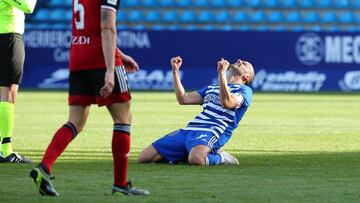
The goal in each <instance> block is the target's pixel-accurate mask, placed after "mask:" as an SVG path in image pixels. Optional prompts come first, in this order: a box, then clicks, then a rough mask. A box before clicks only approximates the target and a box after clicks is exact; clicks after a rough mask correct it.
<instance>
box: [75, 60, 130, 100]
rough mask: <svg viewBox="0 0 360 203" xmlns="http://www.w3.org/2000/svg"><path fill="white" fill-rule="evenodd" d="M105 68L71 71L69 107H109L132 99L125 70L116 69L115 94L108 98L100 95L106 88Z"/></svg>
mask: <svg viewBox="0 0 360 203" xmlns="http://www.w3.org/2000/svg"><path fill="white" fill-rule="evenodd" d="M105 72H106V69H105V68H101V69H91V70H80V71H70V77H69V98H68V102H69V105H82V106H85V105H90V104H98V105H99V106H104V105H106V106H109V105H112V104H114V103H122V102H127V101H129V100H130V99H131V95H130V90H129V87H128V83H127V78H126V73H125V68H124V67H123V66H119V67H116V68H115V71H114V74H115V86H114V89H113V92H112V93H111V95H110V96H108V97H107V98H105V97H102V96H101V95H100V89H101V88H102V87H103V86H104V84H105V82H104V78H105Z"/></svg>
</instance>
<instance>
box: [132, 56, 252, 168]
mask: <svg viewBox="0 0 360 203" xmlns="http://www.w3.org/2000/svg"><path fill="white" fill-rule="evenodd" d="M181 64H182V59H181V58H180V57H179V56H178V57H174V58H172V59H171V66H172V71H173V80H174V89H175V92H176V98H177V100H178V102H179V104H181V105H183V104H201V105H202V106H203V111H202V112H201V113H200V114H198V115H197V116H196V117H195V118H194V119H193V120H192V121H190V123H189V124H188V125H187V126H186V127H185V128H182V129H179V130H176V131H174V132H172V133H170V134H168V135H165V136H164V137H162V138H160V139H159V140H157V141H155V142H154V143H153V144H152V145H150V146H149V147H147V148H146V149H145V150H144V151H143V152H141V153H140V156H139V163H149V162H160V161H167V162H168V163H177V162H188V163H189V164H193V165H220V164H235V165H237V164H239V161H238V160H237V159H236V158H235V157H233V156H232V155H230V154H229V153H227V152H225V151H224V150H222V149H221V147H222V146H224V145H225V143H226V142H228V141H229V139H230V137H231V135H232V132H233V130H234V129H235V128H236V127H237V126H238V124H239V122H240V120H241V118H242V117H243V116H244V114H245V112H246V110H247V109H248V107H249V105H250V102H251V99H252V90H251V88H250V87H249V86H247V84H249V83H250V82H251V81H252V80H253V79H254V75H255V74H254V68H253V66H252V65H251V64H250V63H249V62H247V61H241V60H237V61H236V63H234V64H231V65H230V63H229V62H228V61H226V60H224V59H221V60H220V61H219V62H218V80H219V85H209V86H206V87H205V88H203V89H201V90H199V91H195V92H190V93H186V92H185V90H184V87H183V85H182V84H181V80H180V77H179V69H180V67H181ZM227 70H229V75H228V77H226V72H227Z"/></svg>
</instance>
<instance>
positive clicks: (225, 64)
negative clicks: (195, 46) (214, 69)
mask: <svg viewBox="0 0 360 203" xmlns="http://www.w3.org/2000/svg"><path fill="white" fill-rule="evenodd" d="M217 64H218V73H225V72H226V70H227V69H228V68H229V66H230V63H229V61H227V60H225V59H224V58H221V60H220V61H218V63H217Z"/></svg>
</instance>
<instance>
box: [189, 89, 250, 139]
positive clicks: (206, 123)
mask: <svg viewBox="0 0 360 203" xmlns="http://www.w3.org/2000/svg"><path fill="white" fill-rule="evenodd" d="M228 87H229V88H230V93H231V94H233V95H235V96H239V97H241V96H242V97H243V103H242V104H241V105H240V106H239V107H237V108H235V109H225V108H223V107H222V105H221V102H220V96H219V91H220V90H219V85H209V86H207V87H204V88H203V89H201V90H198V93H199V94H200V95H201V97H202V98H203V99H204V101H203V104H202V106H203V111H202V112H201V113H200V114H198V115H197V116H196V117H195V118H194V119H193V120H192V121H190V122H189V123H188V125H187V126H186V127H185V128H183V130H194V131H210V132H213V133H214V135H215V136H216V137H217V138H218V139H220V140H223V141H225V142H227V140H228V139H229V138H230V137H231V135H232V132H233V130H234V129H235V128H236V127H237V126H238V124H239V122H240V120H241V118H242V117H243V116H244V114H245V112H246V110H247V108H248V107H249V105H250V102H251V99H252V90H251V88H250V87H248V86H246V85H242V84H228ZM240 95H241V96H240Z"/></svg>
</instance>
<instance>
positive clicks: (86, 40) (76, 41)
mask: <svg viewBox="0 0 360 203" xmlns="http://www.w3.org/2000/svg"><path fill="white" fill-rule="evenodd" d="M71 43H72V44H73V45H85V44H90V37H86V36H73V38H72V42H71Z"/></svg>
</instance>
